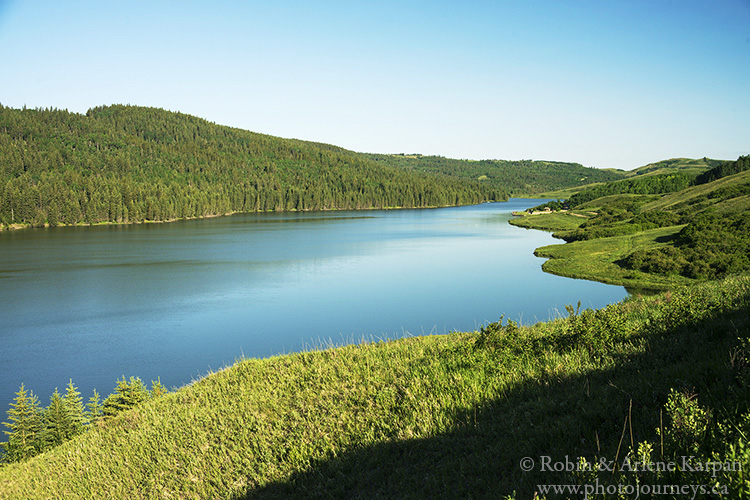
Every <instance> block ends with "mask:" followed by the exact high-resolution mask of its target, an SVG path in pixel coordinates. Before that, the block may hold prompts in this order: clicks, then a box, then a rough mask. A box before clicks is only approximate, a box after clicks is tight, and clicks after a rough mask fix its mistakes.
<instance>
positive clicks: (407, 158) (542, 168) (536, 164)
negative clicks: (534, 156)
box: [366, 154, 627, 196]
mask: <svg viewBox="0 0 750 500" xmlns="http://www.w3.org/2000/svg"><path fill="white" fill-rule="evenodd" d="M366 156H367V157H368V158H371V159H372V160H375V161H377V162H378V163H380V164H384V165H392V166H395V167H398V168H401V169H403V170H407V171H413V172H422V173H430V174H444V175H451V176H455V177H459V178H461V179H467V180H476V181H480V182H483V183H485V184H488V185H490V186H493V187H495V188H497V189H503V190H504V191H506V192H507V193H508V194H510V195H511V196H529V195H531V196H533V195H537V194H539V193H543V192H545V191H553V190H558V189H565V188H571V187H575V186H581V185H585V184H591V183H594V182H608V181H614V180H618V179H622V178H624V177H625V176H626V175H627V173H626V172H625V171H624V170H612V169H607V170H603V169H598V168H592V167H584V166H583V165H581V164H580V163H566V162H558V161H533V160H518V161H509V160H480V161H473V160H454V159H450V158H444V157H442V156H422V155H383V154H369V155H366Z"/></svg>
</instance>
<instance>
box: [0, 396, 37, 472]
mask: <svg viewBox="0 0 750 500" xmlns="http://www.w3.org/2000/svg"><path fill="white" fill-rule="evenodd" d="M10 406H11V407H10V409H9V410H8V420H9V421H8V422H3V424H4V425H5V426H6V427H8V428H9V429H10V431H3V432H4V433H5V434H6V435H7V436H8V441H7V442H5V443H0V445H2V447H3V450H4V452H5V454H4V456H3V460H4V461H5V462H20V461H22V460H26V459H27V458H31V457H33V456H34V455H36V454H37V453H38V452H39V451H40V450H41V433H42V410H41V408H40V407H39V400H38V399H37V397H36V396H35V395H34V393H33V392H26V389H25V387H24V386H23V384H21V389H20V390H19V391H18V392H17V393H16V398H15V400H14V402H13V403H11V405H10Z"/></svg>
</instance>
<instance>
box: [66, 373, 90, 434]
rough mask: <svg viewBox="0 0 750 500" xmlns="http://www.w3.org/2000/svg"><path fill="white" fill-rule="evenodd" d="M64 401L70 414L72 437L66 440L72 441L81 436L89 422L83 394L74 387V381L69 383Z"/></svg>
mask: <svg viewBox="0 0 750 500" xmlns="http://www.w3.org/2000/svg"><path fill="white" fill-rule="evenodd" d="M63 399H64V400H65V406H67V407H68V412H69V413H70V421H71V425H70V435H68V436H67V438H66V439H70V438H72V437H74V436H77V435H78V434H81V433H82V432H83V431H84V430H85V425H86V420H87V419H86V412H85V409H84V407H83V399H82V398H81V393H80V392H78V388H77V387H76V386H75V385H73V380H72V379H70V380H69V381H68V387H67V390H66V391H65V396H64V398H63Z"/></svg>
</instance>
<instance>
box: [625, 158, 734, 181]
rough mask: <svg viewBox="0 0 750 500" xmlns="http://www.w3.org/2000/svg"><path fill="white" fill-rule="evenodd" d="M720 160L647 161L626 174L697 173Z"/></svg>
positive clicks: (628, 175)
mask: <svg viewBox="0 0 750 500" xmlns="http://www.w3.org/2000/svg"><path fill="white" fill-rule="evenodd" d="M722 161H723V160H712V159H710V158H697V159H691V158H672V159H670V160H662V161H658V162H656V163H649V164H648V165H644V166H642V167H638V168H635V169H633V170H630V171H628V172H627V173H626V176H627V177H635V176H639V175H658V174H668V173H673V172H681V173H683V174H699V173H701V172H705V171H706V170H708V169H710V168H713V167H715V166H716V165H718V164H719V163H721V162H722Z"/></svg>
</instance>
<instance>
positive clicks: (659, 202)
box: [511, 170, 750, 290]
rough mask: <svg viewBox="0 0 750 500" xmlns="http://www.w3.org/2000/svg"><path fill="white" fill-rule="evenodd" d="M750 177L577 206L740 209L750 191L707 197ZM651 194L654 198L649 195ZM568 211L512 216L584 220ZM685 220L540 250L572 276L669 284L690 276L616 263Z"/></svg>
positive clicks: (521, 222) (554, 268)
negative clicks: (745, 194) (666, 274)
mask: <svg viewBox="0 0 750 500" xmlns="http://www.w3.org/2000/svg"><path fill="white" fill-rule="evenodd" d="M747 182H750V170H748V171H744V172H740V173H739V174H734V175H731V176H728V177H724V178H721V179H718V180H716V181H713V182H710V183H707V184H702V185H698V186H692V187H689V188H687V189H684V190H682V191H679V192H676V193H669V194H666V195H663V196H659V195H633V194H620V195H612V196H605V197H602V198H597V199H595V200H591V201H589V202H587V203H585V204H584V205H583V206H581V207H579V209H580V210H578V212H580V213H585V210H599V209H601V208H603V207H616V206H626V205H628V204H631V203H633V202H640V203H643V202H645V203H644V204H643V205H642V206H641V207H640V211H641V212H647V211H652V210H653V211H658V210H667V211H669V210H676V211H679V210H690V211H704V210H709V209H711V210H716V211H718V212H721V213H736V212H740V211H746V210H750V196H739V197H736V198H730V199H727V200H722V199H721V198H713V199H712V198H708V197H707V195H709V194H710V193H711V192H713V191H716V190H717V189H722V188H728V187H732V186H739V185H742V184H745V183H747ZM649 200H650V201H649ZM574 218H575V217H574V216H571V215H569V214H560V213H553V214H549V215H535V216H526V217H522V218H519V219H514V220H512V221H511V223H512V224H513V225H516V226H520V227H526V228H531V229H540V230H551V231H566V230H570V229H574V228H575V227H577V226H576V223H578V225H580V224H582V223H583V222H585V219H583V218H579V219H580V221H575V220H573V219H574ZM682 227H683V226H672V227H667V228H661V229H653V230H650V231H645V232H642V233H638V234H634V235H625V236H613V237H609V238H599V239H592V240H587V241H577V242H573V243H566V244H564V245H562V244H561V245H548V246H545V247H541V248H538V249H537V250H536V252H535V253H536V255H538V256H539V257H547V258H549V259H550V260H548V261H547V262H545V263H544V265H543V266H542V269H544V270H545V271H546V272H549V273H552V274H557V275H560V276H567V277H570V278H580V279H589V280H593V281H601V282H603V283H610V284H615V285H623V286H627V287H632V288H640V289H654V290H665V289H668V288H671V287H674V286H676V285H681V284H687V283H689V282H691V281H692V280H690V279H688V278H685V277H682V276H663V275H655V274H649V273H643V272H640V271H633V270H630V269H625V268H623V267H621V266H619V265H618V264H617V261H619V260H620V259H622V258H624V257H625V256H627V255H628V254H630V253H631V252H633V251H635V250H638V249H641V250H648V249H652V248H658V247H661V246H665V245H668V244H669V240H670V238H671V237H673V236H674V235H675V234H677V233H678V232H679V230H680V229H681V228H682Z"/></svg>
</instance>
